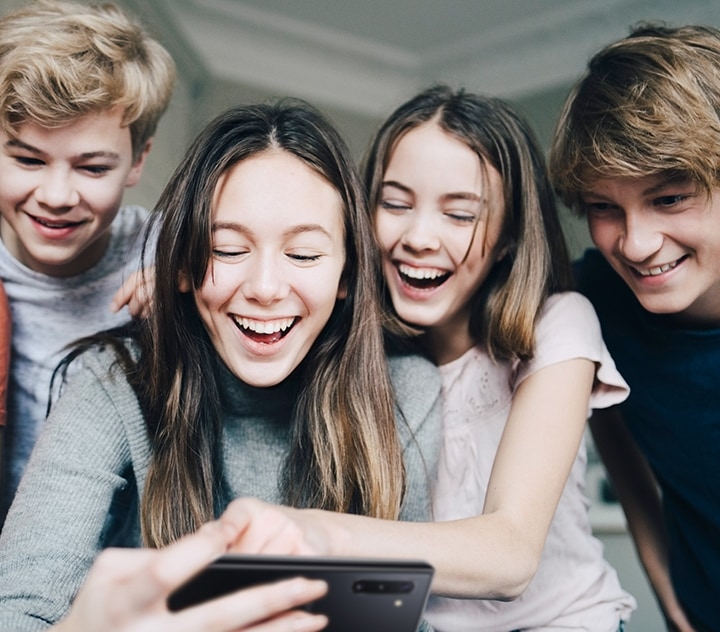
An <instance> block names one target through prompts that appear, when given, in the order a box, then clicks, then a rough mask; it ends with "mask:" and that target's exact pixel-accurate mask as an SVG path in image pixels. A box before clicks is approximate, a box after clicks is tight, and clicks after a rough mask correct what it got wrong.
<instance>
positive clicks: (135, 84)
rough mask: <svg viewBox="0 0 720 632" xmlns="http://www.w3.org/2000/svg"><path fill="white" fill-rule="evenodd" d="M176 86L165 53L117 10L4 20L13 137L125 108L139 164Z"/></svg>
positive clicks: (57, 11) (3, 87)
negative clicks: (23, 129)
mask: <svg viewBox="0 0 720 632" xmlns="http://www.w3.org/2000/svg"><path fill="white" fill-rule="evenodd" d="M174 83H175V64H174V62H173V60H172V58H171V56H170V54H169V53H168V52H167V50H165V48H163V46H162V45H161V44H160V43H159V42H157V41H156V40H154V39H152V38H151V37H150V36H149V35H148V34H147V33H146V32H145V30H144V29H143V27H142V26H141V25H140V24H138V23H136V22H134V21H133V20H131V19H130V18H129V17H128V16H127V15H126V14H125V13H123V12H122V11H121V10H120V9H119V8H118V7H117V6H115V5H113V4H109V3H107V4H102V5H82V4H79V3H75V2H65V1H57V0H52V1H51V0H40V1H38V2H34V3H32V4H31V5H29V6H27V7H24V8H21V9H18V10H16V11H13V12H10V13H8V14H7V15H5V16H3V17H2V18H0V126H2V128H3V129H4V130H5V131H6V132H8V133H12V132H13V130H14V129H16V128H17V127H18V126H20V125H22V124H23V123H27V122H33V123H37V124H38V125H42V126H43V127H59V126H62V125H66V124H67V123H69V122H72V121H73V120H75V119H77V118H79V117H81V116H85V115H88V114H93V113H97V112H102V111H105V110H109V109H111V108H114V107H120V108H122V110H123V124H124V125H128V126H129V127H130V136H131V139H132V147H133V157H134V158H135V159H137V158H139V156H140V154H141V153H142V151H143V149H144V147H145V145H146V143H147V141H148V140H149V139H150V138H151V137H152V136H153V134H154V133H155V130H156V128H157V123H158V121H159V119H160V117H161V116H162V114H163V113H164V112H165V110H166V109H167V106H168V104H169V102H170V97H171V95H172V89H173V86H174Z"/></svg>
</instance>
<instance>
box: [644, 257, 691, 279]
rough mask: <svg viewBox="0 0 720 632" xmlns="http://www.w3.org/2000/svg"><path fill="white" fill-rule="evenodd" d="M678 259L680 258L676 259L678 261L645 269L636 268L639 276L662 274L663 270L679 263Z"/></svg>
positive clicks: (670, 268) (665, 270)
mask: <svg viewBox="0 0 720 632" xmlns="http://www.w3.org/2000/svg"><path fill="white" fill-rule="evenodd" d="M679 261H680V260H679V259H678V261H673V262H672V263H665V264H663V265H661V266H656V267H654V268H649V269H647V270H640V269H637V268H636V269H637V271H638V272H639V273H640V276H645V277H649V276H657V275H658V274H662V273H663V272H667V271H668V270H672V269H673V268H674V267H675V266H676V265H677V264H678V263H679Z"/></svg>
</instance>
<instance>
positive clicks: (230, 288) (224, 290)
mask: <svg viewBox="0 0 720 632" xmlns="http://www.w3.org/2000/svg"><path fill="white" fill-rule="evenodd" d="M237 288H238V284H237V282H236V281H235V280H234V278H233V275H232V274H230V272H229V271H228V270H224V269H223V267H222V266H214V268H211V269H210V270H208V273H207V275H206V276H205V280H204V281H203V284H202V286H201V287H200V289H199V290H198V291H197V292H196V293H195V302H196V303H197V306H198V309H200V311H201V312H207V311H212V310H215V309H218V308H220V307H221V306H222V305H224V304H225V303H227V302H228V301H229V300H230V299H231V298H232V297H233V295H234V294H235V292H236V291H237Z"/></svg>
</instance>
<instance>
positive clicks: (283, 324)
mask: <svg viewBox="0 0 720 632" xmlns="http://www.w3.org/2000/svg"><path fill="white" fill-rule="evenodd" d="M232 320H233V322H234V323H235V326H236V327H237V328H238V329H239V330H240V331H241V332H242V333H243V334H244V335H245V336H247V337H248V338H250V339H251V340H253V341H255V342H260V343H263V344H273V343H274V342H278V341H279V340H281V339H282V338H284V337H285V336H287V334H288V333H290V330H291V329H292V328H293V326H294V325H295V323H296V322H297V321H298V318H297V317H296V316H293V317H291V318H277V319H275V320H256V319H254V318H245V317H243V316H233V317H232Z"/></svg>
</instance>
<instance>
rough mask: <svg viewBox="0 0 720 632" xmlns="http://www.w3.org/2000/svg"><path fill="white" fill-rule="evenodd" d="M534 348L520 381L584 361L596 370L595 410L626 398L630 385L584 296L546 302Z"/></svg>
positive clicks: (571, 295)
mask: <svg viewBox="0 0 720 632" xmlns="http://www.w3.org/2000/svg"><path fill="white" fill-rule="evenodd" d="M535 346H536V349H535V356H534V357H533V359H532V360H531V361H530V362H529V363H527V364H525V365H521V367H520V370H519V373H518V381H520V380H522V379H524V378H526V377H527V376H529V375H531V374H532V373H534V372H536V371H539V370H540V369H542V368H544V367H547V366H550V365H553V364H557V363H559V362H564V361H566V360H572V359H581V358H582V359H586V360H590V361H591V362H593V363H594V364H595V366H596V370H595V382H596V383H595V387H594V389H593V399H592V402H591V404H592V406H593V407H594V408H600V407H605V406H609V405H612V404H616V403H619V402H620V401H622V400H623V399H625V398H626V397H627V393H628V388H627V384H626V383H625V380H624V379H623V378H622V376H621V375H620V374H619V373H618V371H617V368H616V366H615V362H614V361H613V358H612V357H611V356H610V353H609V352H608V350H607V347H606V345H605V341H604V340H603V335H602V331H601V328H600V322H599V321H598V317H597V315H596V313H595V309H594V308H593V306H592V304H591V303H590V301H589V300H588V299H587V298H585V297H584V296H583V295H581V294H579V293H577V292H562V293H559V294H553V295H552V296H550V297H549V298H548V299H547V301H546V302H545V305H544V306H543V311H542V314H541V317H540V319H539V321H538V325H537V327H536V330H535Z"/></svg>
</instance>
